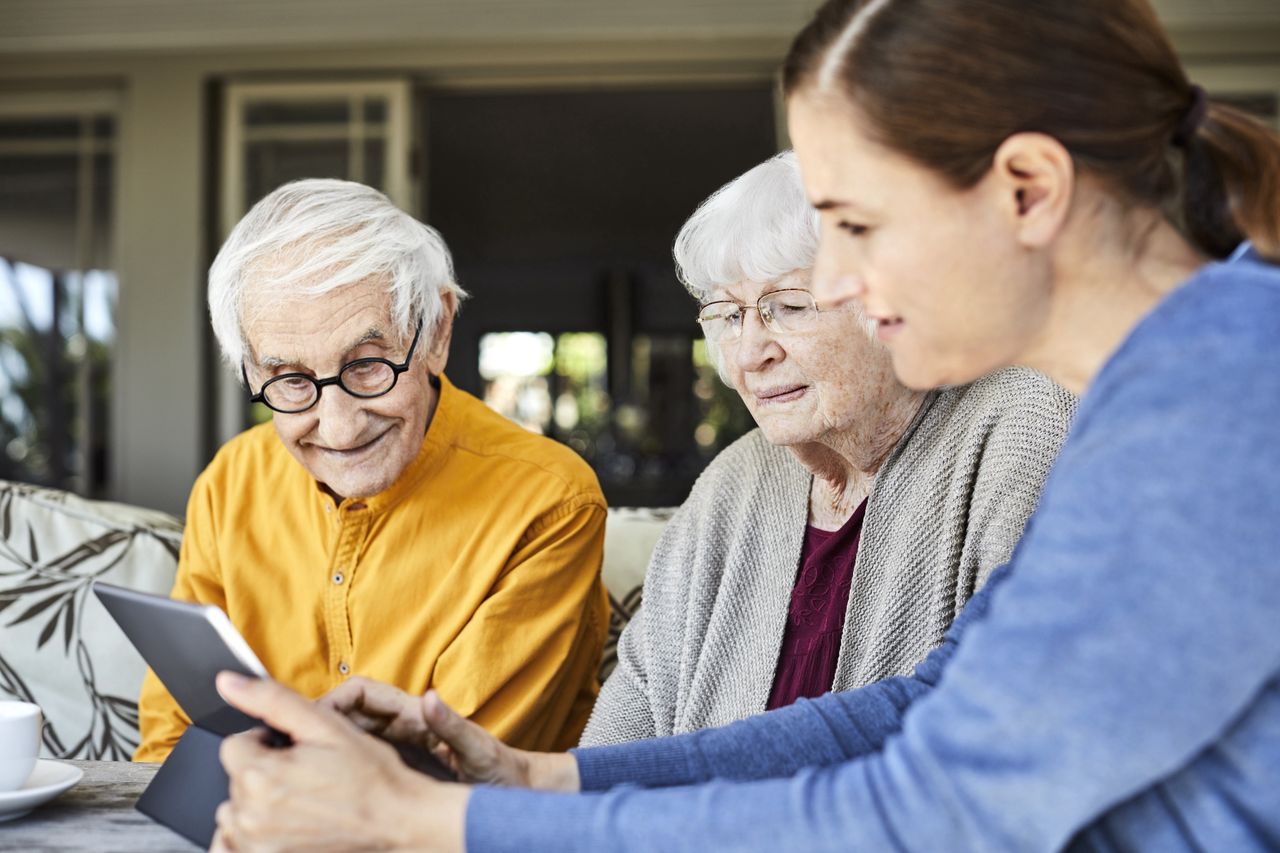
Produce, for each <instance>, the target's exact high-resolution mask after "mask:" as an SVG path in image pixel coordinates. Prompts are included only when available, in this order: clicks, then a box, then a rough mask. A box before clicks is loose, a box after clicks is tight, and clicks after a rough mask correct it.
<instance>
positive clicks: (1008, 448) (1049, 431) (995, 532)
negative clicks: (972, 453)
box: [958, 367, 1076, 595]
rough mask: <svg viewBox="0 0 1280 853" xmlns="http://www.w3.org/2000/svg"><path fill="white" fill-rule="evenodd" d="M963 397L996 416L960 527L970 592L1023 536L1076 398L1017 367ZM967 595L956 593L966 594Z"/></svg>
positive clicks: (986, 380) (976, 385)
mask: <svg viewBox="0 0 1280 853" xmlns="http://www.w3.org/2000/svg"><path fill="white" fill-rule="evenodd" d="M969 393H970V394H978V395H980V396H981V397H982V398H983V399H984V401H985V402H984V405H983V408H985V409H987V410H989V411H992V412H995V413H997V414H996V416H995V417H994V418H993V419H992V420H991V422H990V423H989V425H987V427H986V431H985V433H984V434H983V436H982V439H981V453H980V455H979V456H978V457H977V469H976V471H974V474H973V488H972V492H971V494H970V498H969V508H968V514H967V519H968V525H967V527H966V529H965V545H964V551H965V552H966V556H969V557H970V558H971V560H972V563H971V564H972V565H975V566H976V570H977V574H976V577H975V578H974V581H975V589H976V588H980V587H981V586H982V585H983V584H984V583H986V581H987V578H988V577H990V575H991V572H992V571H994V570H995V569H996V568H997V567H998V566H1002V565H1004V564H1005V563H1006V562H1008V561H1009V557H1010V556H1011V555H1012V554H1013V549H1014V548H1015V547H1016V546H1017V544H1018V540H1019V539H1020V538H1021V537H1022V531H1023V529H1024V528H1025V527H1026V524H1027V520H1028V519H1029V518H1031V514H1032V513H1033V512H1035V509H1036V504H1037V502H1038V501H1039V500H1040V491H1041V489H1042V488H1043V486H1044V483H1045V480H1046V479H1047V478H1048V476H1049V470H1050V468H1052V467H1053V462H1054V460H1055V459H1057V457H1058V451H1059V450H1061V449H1062V445H1063V443H1064V442H1065V441H1066V438H1067V432H1068V431H1069V429H1070V427H1071V419H1072V417H1073V416H1074V415H1075V410H1076V398H1075V396H1074V395H1073V394H1072V393H1071V392H1070V391H1068V390H1067V389H1065V388H1063V387H1062V386H1060V385H1058V384H1057V383H1055V382H1053V381H1052V380H1051V379H1049V378H1048V377H1046V376H1044V375H1043V374H1040V373H1036V372H1035V371H1033V370H1029V369H1027V368H1022V367H1016V368H1008V369H1005V370H1001V371H997V372H996V373H993V374H991V375H990V376H987V377H984V378H983V379H980V380H978V381H977V382H975V383H974V384H973V385H972V386H970V389H969ZM962 562H965V563H969V562H970V561H969V560H966V559H963V558H962ZM973 591H974V590H958V592H959V593H961V594H964V595H967V594H971V593H972V592H973Z"/></svg>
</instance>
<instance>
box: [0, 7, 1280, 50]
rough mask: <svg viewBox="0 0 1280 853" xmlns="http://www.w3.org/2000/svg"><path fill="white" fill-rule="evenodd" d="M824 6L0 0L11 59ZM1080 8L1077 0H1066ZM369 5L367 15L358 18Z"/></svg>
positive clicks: (781, 30)
mask: <svg viewBox="0 0 1280 853" xmlns="http://www.w3.org/2000/svg"><path fill="white" fill-rule="evenodd" d="M817 2H818V0H361V2H359V3H355V2H352V0H0V55H8V56H17V55H24V54H25V55H32V54H53V53H61V52H73V53H82V52H88V53H99V52H120V51H124V52H134V51H176V50H181V51H187V50H225V49H229V48H236V49H242V48H255V47H257V48H261V47H270V46H278V47H296V48H304V47H324V46H358V45H370V44H377V43H389V42H396V43H405V42H441V41H472V40H476V41H487V42H504V41H521V40H533V41H538V40H571V41H576V40H583V39H605V40H607V39H614V40H627V41H638V40H640V41H642V40H646V39H653V40H661V39H666V38H672V37H679V38H681V39H701V38H705V39H726V38H759V37H766V38H786V37H788V36H789V35H791V34H793V33H794V32H795V31H796V30H797V29H798V28H799V27H800V26H801V25H802V24H803V23H804V21H805V20H806V19H807V17H808V16H809V14H810V13H811V12H812V10H813V9H814V8H815V7H816V6H817ZM1063 2H1070V0H1063ZM1155 4H1156V7H1157V9H1158V11H1159V12H1160V14H1161V16H1162V18H1163V19H1164V21H1165V23H1166V25H1167V26H1169V27H1170V29H1171V30H1174V31H1175V32H1177V31H1185V32H1194V31H1197V30H1204V29H1211V30H1236V31H1239V32H1241V33H1250V32H1252V33H1255V34H1256V32H1257V30H1258V28H1260V27H1261V28H1264V29H1267V30H1272V29H1274V30H1275V31H1276V32H1277V33H1280V0H1213V2H1204V0H1155ZM357 10H358V11H357Z"/></svg>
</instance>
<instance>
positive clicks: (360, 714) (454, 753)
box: [317, 677, 578, 792]
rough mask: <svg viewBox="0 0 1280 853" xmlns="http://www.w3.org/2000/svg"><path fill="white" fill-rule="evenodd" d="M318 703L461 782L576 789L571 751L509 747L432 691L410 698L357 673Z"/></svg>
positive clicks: (561, 789)
mask: <svg viewBox="0 0 1280 853" xmlns="http://www.w3.org/2000/svg"><path fill="white" fill-rule="evenodd" d="M317 704H319V705H321V706H322V707H324V708H328V709H332V710H334V711H337V712H338V713H340V714H342V715H343V716H345V717H347V718H348V719H350V720H351V721H352V722H354V723H355V724H356V725H358V726H360V727H361V728H362V729H364V730H365V731H367V732H370V733H372V734H376V735H378V736H379V737H382V738H385V739H387V740H391V741H395V742H398V743H402V744H407V745H409V746H414V747H418V748H421V749H426V750H428V751H430V752H431V753H432V754H433V755H435V756H436V758H438V759H440V760H441V761H443V762H444V763H445V764H447V765H448V766H449V767H450V768H451V769H452V770H453V771H454V772H455V773H456V774H458V778H459V779H460V780H461V781H463V782H475V783H483V784H488V785H505V786H508V787H515V788H536V789H538V790H543V791H567V792H574V791H577V790H578V763H577V761H575V760H574V758H573V756H572V755H569V754H568V753H550V752H527V751H525V750H522V749H516V748H514V747H510V746H507V745H506V744H504V743H503V742H502V741H500V740H498V739H497V738H495V737H494V736H493V735H491V734H489V733H488V732H487V731H485V730H484V729H483V728H481V727H480V726H478V725H476V724H475V723H473V722H471V721H470V720H467V719H466V718H464V717H462V716H461V715H459V714H458V713H457V712H455V711H454V710H453V709H452V708H450V707H449V706H448V705H446V704H445V703H444V702H443V700H441V699H440V697H439V696H438V695H437V694H436V692H435V691H434V690H428V691H427V693H426V695H425V696H420V697H419V696H412V695H410V694H408V693H405V692H404V691H403V690H400V689H399V688H396V687H392V686H391V685H389V684H383V683H381V682H377V681H372V680H370V679H367V678H360V677H356V678H352V679H349V680H348V681H346V682H344V683H343V684H341V685H339V686H338V687H336V688H334V689H333V690H331V691H330V692H329V693H327V694H325V695H324V696H322V697H320V699H318V700H317Z"/></svg>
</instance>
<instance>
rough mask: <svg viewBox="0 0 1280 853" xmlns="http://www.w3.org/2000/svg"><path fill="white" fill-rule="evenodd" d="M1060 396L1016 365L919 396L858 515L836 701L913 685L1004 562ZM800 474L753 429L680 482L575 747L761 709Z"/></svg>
mask: <svg viewBox="0 0 1280 853" xmlns="http://www.w3.org/2000/svg"><path fill="white" fill-rule="evenodd" d="M1075 402H1076V401H1075V397H1074V396H1072V395H1071V393H1070V392H1068V391H1066V390H1065V389H1063V388H1061V387H1059V386H1057V385H1055V384H1054V383H1053V382H1051V381H1050V380H1049V379H1047V378H1045V377H1044V376H1042V375H1040V374H1038V373H1035V372H1033V371H1030V370H1026V369H1023V368H1010V369H1006V370H1001V371H999V372H997V373H994V374H992V375H990V376H987V377H984V378H982V379H980V380H978V381H976V382H974V383H972V384H970V385H965V386H957V387H952V388H949V389H946V390H943V391H941V392H935V393H933V394H931V395H930V396H929V397H928V398H926V400H925V402H924V404H923V405H922V407H921V410H920V413H919V414H917V415H916V418H915V420H914V422H913V423H912V424H911V425H910V426H909V427H908V429H907V431H906V432H905V433H904V435H903V436H902V438H901V439H900V440H899V441H898V445H897V446H896V447H895V448H894V450H893V451H892V453H891V454H890V456H889V457H888V459H887V460H886V461H885V463H884V465H883V466H882V467H881V469H880V472H879V473H878V475H877V476H876V480H875V484H874V486H873V488H872V490H871V494H870V496H869V498H868V501H867V511H866V516H865V519H864V521H863V530H862V538H861V543H860V545H859V549H858V556H857V560H856V563H855V565H854V576H853V586H852V589H851V591H850V593H849V605H848V611H847V613H846V616H845V624H844V634H843V636H842V639H841V645H840V655H839V660H838V663H837V665H836V676H835V683H834V686H833V689H835V690H849V689H852V688H855V687H859V686H862V685H864V684H869V683H871V682H873V681H877V680H879V679H882V678H885V677H888V676H892V675H900V674H903V673H907V672H910V670H911V669H912V668H913V667H914V666H915V664H916V663H917V662H919V661H920V660H921V659H923V658H924V656H925V655H926V654H928V652H929V651H930V649H932V648H933V647H934V646H936V645H937V644H938V643H940V642H941V640H942V635H943V633H944V632H945V631H946V629H947V626H948V625H950V624H951V621H952V619H954V618H955V617H956V615H957V614H958V613H959V612H960V609H961V608H962V607H964V604H965V602H966V601H968V600H969V598H970V596H972V595H973V594H974V592H975V591H977V589H978V588H979V587H980V586H981V585H982V583H983V582H985V581H986V579H987V576H988V575H990V573H991V571H992V570H993V569H995V568H996V567H997V566H999V565H1001V564H1002V563H1004V562H1005V561H1006V560H1007V559H1008V558H1009V556H1010V554H1011V553H1012V552H1013V548H1014V545H1016V544H1017V541H1018V539H1019V537H1021V535H1022V528H1023V526H1024V525H1025V524H1026V521H1027V519H1028V518H1029V517H1030V515H1031V512H1032V510H1034V509H1035V505H1036V501H1037V500H1038V499H1039V496H1040V488H1041V486H1042V485H1043V483H1044V480H1045V477H1046V476H1047V475H1048V473H1049V468H1050V466H1051V465H1052V464H1053V460H1054V457H1055V456H1056V455H1057V452H1058V449H1059V447H1060V446H1061V445H1062V442H1063V441H1064V439H1065V438H1066V434H1067V430H1068V427H1069V424H1070V420H1071V416H1072V414H1073V413H1074V411H1075ZM810 484H811V475H810V474H809V472H808V471H807V470H806V469H805V468H804V467H803V466H801V465H800V463H799V462H798V461H796V459H795V457H794V456H792V455H791V452H790V451H788V450H787V449H786V448H782V447H774V446H773V445H771V444H769V442H768V441H766V440H765V438H764V436H763V434H762V433H761V432H760V431H759V430H755V431H753V432H751V433H749V434H747V435H746V436H744V437H743V438H741V439H739V440H738V441H737V442H735V443H734V444H732V445H731V446H729V447H728V448H726V449H725V450H724V451H723V452H722V453H720V455H719V456H717V457H716V458H715V460H713V461H712V463H711V464H710V465H709V466H708V467H707V469H706V470H705V471H704V472H703V473H702V476H700V477H699V478H698V481H697V483H695V484H694V487H693V489H692V491H691V492H690V493H689V498H688V499H687V500H686V501H685V502H684V504H683V505H682V506H681V507H680V509H679V511H677V512H676V514H675V515H674V516H673V517H672V519H671V522H670V523H669V524H668V526H667V528H666V530H665V531H664V532H663V535H662V537H661V538H660V539H659V540H658V543H657V546H656V547H655V548H654V553H653V557H652V559H651V561H650V563H649V568H648V571H647V574H646V576H645V583H644V597H643V604H642V605H641V608H640V610H639V612H638V613H636V615H635V616H634V617H633V618H632V620H631V622H630V624H629V625H628V626H627V628H626V630H625V631H624V632H623V634H622V637H621V639H620V641H619V644H618V666H617V668H616V669H615V670H614V671H613V674H612V675H611V676H610V677H609V679H608V681H606V682H605V684H604V686H603V688H601V691H600V697H599V699H598V700H597V702H596V705H595V709H594V711H593V712H592V715H591V720H590V722H588V724H587V728H586V730H585V732H584V733H583V735H582V743H583V744H584V745H598V744H608V743H621V742H624V741H629V740H636V739H639V738H644V737H655V736H661V735H669V734H677V733H681V732H689V731H694V730H697V729H702V728H707V727H710V726H718V725H723V724H725V723H729V722H732V721H734V720H737V719H741V718H742V717H746V716H750V715H751V714H755V713H759V712H761V711H763V710H764V709H765V704H766V702H767V701H768V698H769V693H770V690H771V688H772V686H773V677H774V671H775V669H776V667H777V661H778V653H779V650H780V649H781V645H782V635H783V631H784V629H785V627H786V622H787V611H788V607H789V605H790V600H791V591H792V587H793V586H794V584H795V579H796V573H797V571H798V569H799V562H800V549H801V545H802V543H803V540H804V534H805V527H806V525H807V523H808V508H809V488H810Z"/></svg>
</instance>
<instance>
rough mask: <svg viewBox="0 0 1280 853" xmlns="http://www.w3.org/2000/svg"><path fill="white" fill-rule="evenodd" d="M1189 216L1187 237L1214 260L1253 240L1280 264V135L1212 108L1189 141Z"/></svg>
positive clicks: (1238, 113)
mask: <svg viewBox="0 0 1280 853" xmlns="http://www.w3.org/2000/svg"><path fill="white" fill-rule="evenodd" d="M1183 217H1184V225H1185V228H1186V232H1187V237H1188V238H1189V239H1191V240H1192V241H1193V242H1194V243H1196V245H1197V246H1199V247H1200V248H1201V249H1203V250H1204V251H1205V252H1207V253H1208V254H1209V255H1211V256H1213V257H1219V258H1220V257H1225V256H1226V255H1228V254H1230V253H1231V251H1232V250H1233V249H1234V248H1235V247H1236V246H1237V245H1238V244H1239V243H1240V242H1241V241H1243V240H1249V241H1250V242H1252V243H1253V246H1254V248H1255V249H1256V250H1257V252H1258V254H1260V255H1262V257H1264V258H1266V259H1267V260H1268V261H1271V262H1272V263H1280V134H1277V133H1276V132H1275V131H1274V130H1272V129H1270V128H1268V127H1266V126H1265V125H1263V124H1262V123H1261V122H1259V121H1257V120H1255V119H1253V118H1252V117H1250V116H1248V115H1246V114H1245V113H1243V112H1241V111H1240V110H1237V109H1235V108H1233V107H1229V106H1226V105H1223V104H1210V105H1209V108H1208V111H1207V113H1206V115H1205V117H1204V120H1203V121H1202V122H1201V123H1200V125H1199V127H1198V129H1197V130H1196V131H1195V132H1194V133H1193V134H1192V135H1191V136H1190V138H1189V139H1188V140H1187V142H1186V177H1185V185H1184V191H1183Z"/></svg>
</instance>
